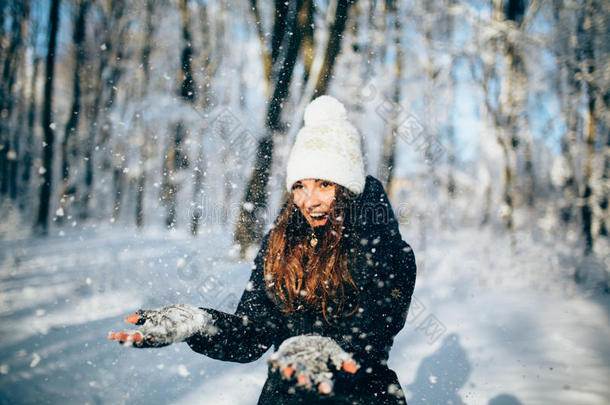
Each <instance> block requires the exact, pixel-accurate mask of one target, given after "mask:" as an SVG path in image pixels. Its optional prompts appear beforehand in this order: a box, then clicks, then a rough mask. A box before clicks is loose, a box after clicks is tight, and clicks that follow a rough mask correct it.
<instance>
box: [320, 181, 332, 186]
mask: <svg viewBox="0 0 610 405" xmlns="http://www.w3.org/2000/svg"><path fill="white" fill-rule="evenodd" d="M321 186H322V187H330V186H331V184H330V181H323V182H322V184H321Z"/></svg>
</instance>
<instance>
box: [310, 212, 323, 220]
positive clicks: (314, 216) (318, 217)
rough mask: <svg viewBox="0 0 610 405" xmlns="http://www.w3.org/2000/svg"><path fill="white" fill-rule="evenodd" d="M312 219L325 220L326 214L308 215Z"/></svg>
mask: <svg viewBox="0 0 610 405" xmlns="http://www.w3.org/2000/svg"><path fill="white" fill-rule="evenodd" d="M309 215H310V216H311V217H312V218H313V219H322V218H326V214H324V213H322V214H309Z"/></svg>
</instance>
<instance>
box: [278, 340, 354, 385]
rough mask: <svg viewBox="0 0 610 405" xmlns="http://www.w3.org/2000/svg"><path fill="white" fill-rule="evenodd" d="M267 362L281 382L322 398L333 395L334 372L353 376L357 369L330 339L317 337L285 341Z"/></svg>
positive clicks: (350, 357)
mask: <svg viewBox="0 0 610 405" xmlns="http://www.w3.org/2000/svg"><path fill="white" fill-rule="evenodd" d="M268 362H269V364H270V365H271V370H272V371H273V372H280V373H281V375H282V378H283V379H285V380H288V381H291V382H294V383H296V385H297V386H299V387H303V388H306V389H311V390H317V391H318V392H319V393H321V394H325V395H330V394H331V393H333V390H334V387H333V386H334V382H335V381H336V380H337V377H338V374H337V373H346V374H355V373H356V372H357V371H358V369H359V368H360V366H359V365H358V364H357V363H356V362H355V361H354V360H353V359H352V356H351V355H350V354H349V353H347V352H345V351H344V350H343V349H342V348H341V347H340V346H339V345H338V344H337V343H336V342H335V341H334V340H333V339H331V338H329V337H323V336H317V335H301V336H294V337H291V338H289V339H286V340H285V341H284V342H283V343H282V344H281V345H280V347H279V348H278V350H277V351H276V352H275V353H273V354H272V355H271V357H270V358H269V360H268Z"/></svg>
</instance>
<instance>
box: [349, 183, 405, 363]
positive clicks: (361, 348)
mask: <svg viewBox="0 0 610 405" xmlns="http://www.w3.org/2000/svg"><path fill="white" fill-rule="evenodd" d="M370 195H372V196H373V199H372V200H371V201H370V202H371V204H372V206H373V207H374V209H372V210H369V213H368V214H370V215H364V216H363V221H364V222H365V223H366V226H365V227H363V228H361V229H360V235H359V236H360V237H361V244H362V245H363V246H362V247H363V252H364V253H363V256H364V257H363V262H364V264H363V265H362V268H363V269H364V270H363V272H364V273H365V276H364V283H363V285H362V289H361V292H360V296H361V301H360V303H361V305H360V308H359V310H358V312H357V313H356V314H355V316H354V317H352V318H353V319H352V320H351V322H353V324H354V326H356V327H357V330H358V333H354V334H351V335H349V336H348V339H349V340H350V342H349V343H350V344H351V345H352V347H353V349H355V350H356V351H357V352H359V353H360V354H361V358H364V359H370V360H375V359H376V360H379V359H381V360H384V359H387V356H388V353H389V350H390V348H391V346H392V344H393V341H394V337H395V336H396V335H397V334H398V332H400V330H401V329H402V328H403V327H404V325H405V322H406V319H407V313H408V310H409V306H410V304H411V297H412V295H413V290H414V288H415V278H416V273H417V268H416V263H415V255H414V253H413V250H412V249H411V246H409V244H407V243H406V242H405V241H404V240H403V239H402V236H401V235H400V231H399V224H398V221H397V220H396V218H395V216H394V213H393V211H392V207H391V205H390V202H389V200H388V198H387V195H386V193H385V191H384V190H383V187H382V185H381V183H380V182H379V181H378V180H375V179H373V184H372V192H371V194H370ZM365 242H366V243H365ZM348 319H349V318H348Z"/></svg>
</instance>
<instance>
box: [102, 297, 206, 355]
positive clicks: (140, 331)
mask: <svg viewBox="0 0 610 405" xmlns="http://www.w3.org/2000/svg"><path fill="white" fill-rule="evenodd" d="M125 322H127V323H131V324H134V325H138V326H139V327H138V328H137V329H135V330H128V331H123V332H118V333H113V332H111V333H110V334H109V335H108V339H111V340H117V341H119V343H122V344H129V345H131V346H133V347H138V348H144V347H163V346H167V345H169V344H172V343H177V342H183V341H184V340H186V339H188V338H189V337H191V336H193V335H195V334H196V333H210V332H211V331H212V330H213V328H214V327H213V325H212V316H211V315H210V314H209V313H208V312H207V311H205V310H204V309H201V308H197V307H193V306H191V305H185V304H178V305H170V306H166V307H163V308H161V309H156V310H155V309H152V310H151V309H140V310H138V312H136V313H135V314H133V315H130V316H128V317H127V318H125Z"/></svg>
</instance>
